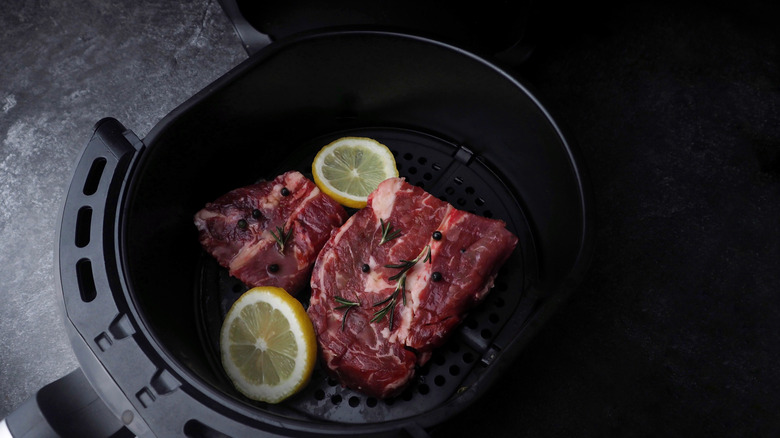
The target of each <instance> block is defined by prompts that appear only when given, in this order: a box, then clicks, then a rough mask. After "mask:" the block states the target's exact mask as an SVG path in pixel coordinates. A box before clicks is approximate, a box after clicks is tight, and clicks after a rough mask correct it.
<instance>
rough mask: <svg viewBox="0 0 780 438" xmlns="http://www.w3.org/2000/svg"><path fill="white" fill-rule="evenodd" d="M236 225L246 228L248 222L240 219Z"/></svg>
mask: <svg viewBox="0 0 780 438" xmlns="http://www.w3.org/2000/svg"><path fill="white" fill-rule="evenodd" d="M236 225H238V228H241V229H242V230H246V227H247V225H248V224H247V223H246V221H245V220H244V219H239V220H238V223H237V224H236Z"/></svg>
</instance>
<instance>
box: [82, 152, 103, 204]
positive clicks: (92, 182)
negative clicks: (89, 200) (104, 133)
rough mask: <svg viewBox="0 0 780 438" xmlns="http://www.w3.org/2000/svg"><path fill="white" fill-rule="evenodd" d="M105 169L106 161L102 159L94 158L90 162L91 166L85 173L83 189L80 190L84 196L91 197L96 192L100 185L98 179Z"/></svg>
mask: <svg viewBox="0 0 780 438" xmlns="http://www.w3.org/2000/svg"><path fill="white" fill-rule="evenodd" d="M105 168H106V159H105V158H103V157H100V158H96V159H95V161H93V162H92V166H90V168H89V173H87V179H86V180H85V181H84V188H83V189H82V190H81V191H82V193H84V194H85V195H87V196H89V195H93V194H95V192H97V189H98V186H99V185H100V177H101V176H102V175H103V170H104V169H105Z"/></svg>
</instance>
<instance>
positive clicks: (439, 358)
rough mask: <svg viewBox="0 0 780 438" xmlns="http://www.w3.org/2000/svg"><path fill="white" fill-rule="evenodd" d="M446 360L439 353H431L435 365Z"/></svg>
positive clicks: (442, 363)
mask: <svg viewBox="0 0 780 438" xmlns="http://www.w3.org/2000/svg"><path fill="white" fill-rule="evenodd" d="M446 361H447V359H446V358H445V357H444V356H443V355H441V354H440V353H434V354H433V363H435V364H436V365H444V362H446Z"/></svg>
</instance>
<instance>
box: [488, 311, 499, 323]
mask: <svg viewBox="0 0 780 438" xmlns="http://www.w3.org/2000/svg"><path fill="white" fill-rule="evenodd" d="M488 320H489V321H490V322H492V323H493V324H498V322H499V321H500V320H501V318H500V317H499V316H498V314H497V313H491V314H490V315H489V316H488Z"/></svg>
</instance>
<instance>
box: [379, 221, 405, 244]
mask: <svg viewBox="0 0 780 438" xmlns="http://www.w3.org/2000/svg"><path fill="white" fill-rule="evenodd" d="M379 225H380V226H381V228H382V240H380V241H379V244H380V245H382V244H383V243H385V242H389V241H391V240H393V239H395V238H396V237H398V236H400V235H401V230H394V229H393V226H392V225H391V224H390V220H388V221H387V222H385V221H384V220H382V219H381V218H380V219H379Z"/></svg>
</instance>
